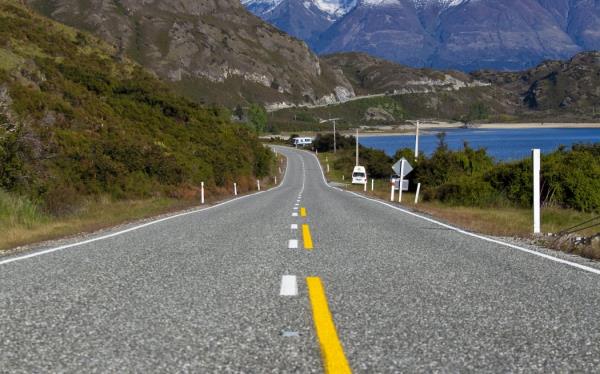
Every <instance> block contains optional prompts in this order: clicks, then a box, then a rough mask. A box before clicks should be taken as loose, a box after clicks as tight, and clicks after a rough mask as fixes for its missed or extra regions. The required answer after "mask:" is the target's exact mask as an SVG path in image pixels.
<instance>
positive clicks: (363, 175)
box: [352, 173, 365, 178]
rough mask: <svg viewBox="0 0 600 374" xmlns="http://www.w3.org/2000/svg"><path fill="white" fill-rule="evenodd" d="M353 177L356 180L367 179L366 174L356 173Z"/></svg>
mask: <svg viewBox="0 0 600 374" xmlns="http://www.w3.org/2000/svg"><path fill="white" fill-rule="evenodd" d="M352 177H354V178H364V177H365V173H354V174H352Z"/></svg>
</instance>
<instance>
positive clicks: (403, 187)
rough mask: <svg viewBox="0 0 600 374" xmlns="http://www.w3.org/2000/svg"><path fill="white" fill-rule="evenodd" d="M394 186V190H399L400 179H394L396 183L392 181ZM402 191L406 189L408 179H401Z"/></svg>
mask: <svg viewBox="0 0 600 374" xmlns="http://www.w3.org/2000/svg"><path fill="white" fill-rule="evenodd" d="M394 188H395V189H396V191H400V179H396V183H394ZM402 191H408V179H404V180H403V181H402Z"/></svg>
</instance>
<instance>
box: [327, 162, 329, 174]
mask: <svg viewBox="0 0 600 374" xmlns="http://www.w3.org/2000/svg"><path fill="white" fill-rule="evenodd" d="M327 174H329V164H327Z"/></svg>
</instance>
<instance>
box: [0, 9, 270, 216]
mask: <svg viewBox="0 0 600 374" xmlns="http://www.w3.org/2000/svg"><path fill="white" fill-rule="evenodd" d="M227 117H228V114H226V113H221V112H220V111H218V110H213V109H205V108H202V107H200V106H199V105H197V104H194V103H192V102H190V101H189V100H186V99H183V98H181V97H179V96H176V95H174V94H173V93H172V92H171V90H170V89H169V88H168V87H167V86H166V85H165V84H164V83H162V82H161V81H159V80H157V79H156V78H155V77H154V76H152V75H151V74H149V73H147V72H146V71H145V70H144V69H143V68H141V67H140V66H139V65H137V64H135V63H133V62H130V61H129V60H127V59H121V58H119V57H118V51H117V50H116V49H114V48H113V47H111V46H110V45H108V44H106V43H104V42H102V41H99V40H98V39H96V38H94V37H92V36H90V35H88V34H86V33H82V32H79V31H76V30H74V29H72V28H69V27H66V26H64V25H62V24H59V23H57V22H54V21H51V20H49V19H46V18H43V17H41V16H38V15H36V14H35V13H33V12H32V11H30V10H29V9H27V8H26V7H24V6H22V5H21V4H20V2H18V1H16V0H14V1H13V0H4V1H2V2H0V189H4V190H8V191H13V192H16V193H21V194H25V195H28V196H30V197H32V198H33V199H35V200H38V201H41V202H43V203H44V204H45V206H46V208H47V209H48V210H49V211H51V212H53V213H56V214H60V213H64V212H65V211H67V210H69V209H71V206H73V205H75V206H76V204H77V201H78V199H79V198H82V197H84V196H89V195H109V196H112V197H114V198H117V199H122V198H134V197H135V198H143V197H147V196H157V195H164V196H185V195H189V194H190V193H192V194H193V193H194V192H195V188H196V187H195V186H197V185H199V183H200V182H201V181H205V182H206V183H207V185H208V186H210V187H211V188H217V187H219V186H223V185H225V184H226V183H228V182H229V181H231V180H233V178H238V179H244V178H247V179H250V178H253V176H254V175H258V176H263V175H265V174H267V173H268V172H269V167H270V164H269V162H270V160H271V157H272V156H271V154H270V152H268V151H267V150H266V149H265V148H263V147H262V146H261V144H260V143H259V142H258V141H257V139H256V137H255V136H254V135H253V134H252V133H251V132H250V131H249V130H248V129H247V128H245V127H241V126H238V125H232V124H230V123H228V118H227Z"/></svg>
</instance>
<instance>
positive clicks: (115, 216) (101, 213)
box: [0, 192, 198, 253]
mask: <svg viewBox="0 0 600 374" xmlns="http://www.w3.org/2000/svg"><path fill="white" fill-rule="evenodd" d="M197 204H198V202H197V201H195V200H178V199H171V198H152V199H144V200H122V201H112V200H110V199H108V198H106V199H98V200H94V201H92V200H90V201H86V202H84V203H83V204H82V205H81V206H80V208H79V209H78V210H77V212H75V213H73V214H70V215H68V216H64V217H58V218H54V217H51V216H49V215H47V214H45V213H44V212H43V211H42V210H40V209H39V208H38V207H37V206H36V205H35V204H33V203H32V202H30V201H29V200H27V199H26V198H23V197H19V196H14V195H11V194H8V193H6V192H0V226H1V229H0V253H1V251H2V250H7V249H11V248H15V247H18V246H21V245H26V244H31V243H36V242H41V241H44V240H51V239H58V238H62V237H65V236H69V235H74V234H78V233H82V232H92V231H96V230H99V229H102V228H106V227H111V226H114V225H118V224H122V223H125V222H130V221H133V220H137V219H142V218H147V217H152V216H156V215H159V214H163V213H168V212H173V211H177V210H181V209H185V208H189V207H191V206H194V205H197Z"/></svg>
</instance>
